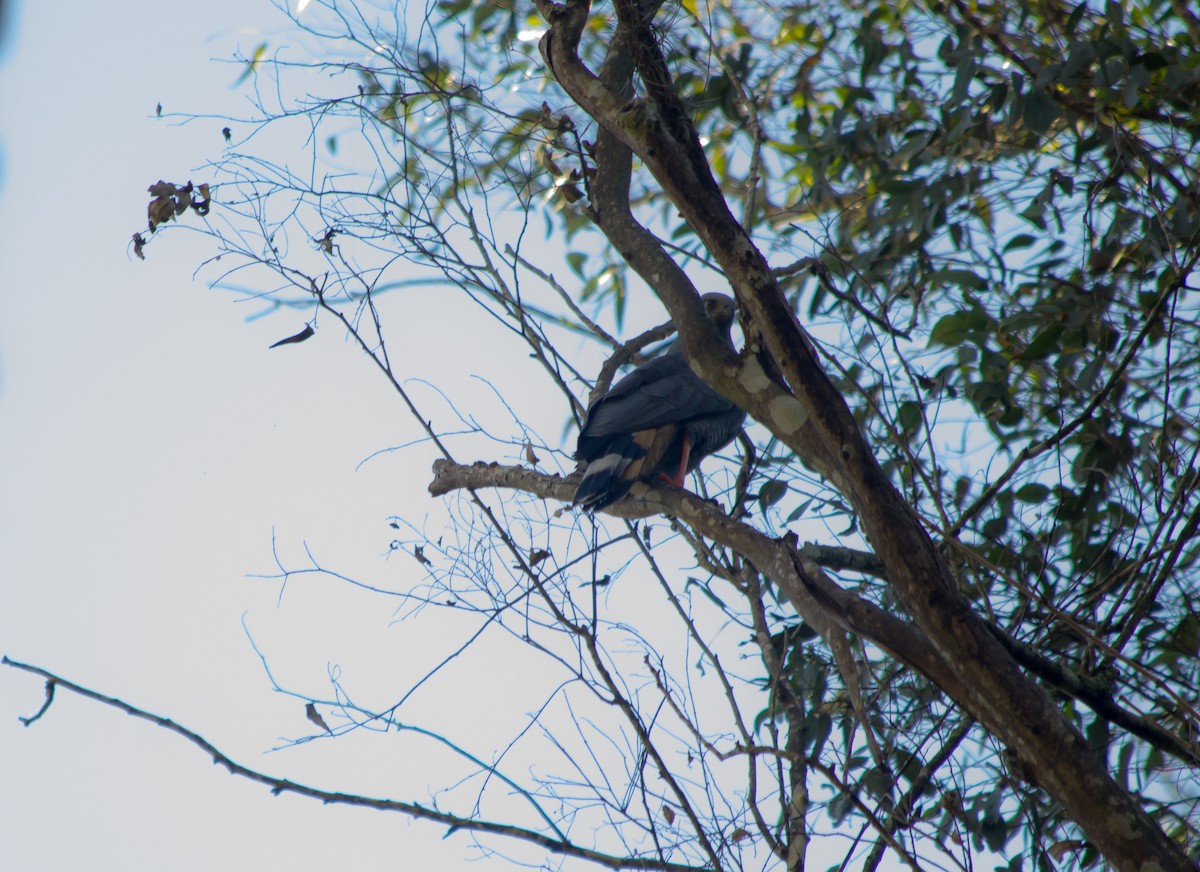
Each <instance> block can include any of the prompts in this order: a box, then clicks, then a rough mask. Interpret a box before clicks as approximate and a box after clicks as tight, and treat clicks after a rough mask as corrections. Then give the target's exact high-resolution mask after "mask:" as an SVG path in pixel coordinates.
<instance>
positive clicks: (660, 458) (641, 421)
mask: <svg viewBox="0 0 1200 872" xmlns="http://www.w3.org/2000/svg"><path fill="white" fill-rule="evenodd" d="M701 300H703V302H704V312H705V314H706V315H708V317H709V318H710V319H711V320H712V322H713V324H715V325H716V327H717V329H718V331H720V334H721V336H722V337H723V338H724V339H725V341H726V342H727V343H728V344H729V347H730V348H733V339H731V338H730V336H729V328H730V327H731V326H733V316H734V305H733V300H732V299H730V298H729V297H727V296H725V295H724V294H705V295H704V296H703V297H701ZM745 420H746V413H745V412H743V411H742V410H741V409H739V408H738V407H737V406H736V405H734V404H733V403H731V402H729V400H727V399H725V398H724V397H722V396H721V395H720V394H718V393H717V392H716V391H714V390H713V389H712V388H710V387H709V386H708V385H706V384H705V383H704V382H703V381H701V379H700V377H699V376H697V375H696V374H695V373H694V372H692V368H691V367H690V366H689V365H688V362H687V360H685V359H684V357H683V354H682V352H681V350H680V347H679V343H678V342H677V343H675V345H673V346H672V347H671V350H670V351H668V352H667V353H666V354H664V355H662V356H661V357H656V358H655V359H654V360H651V361H648V362H646V363H643V364H642V365H641V366H639V367H638V368H637V369H635V370H634V371H633V372H631V373H629V374H628V375H627V376H625V377H624V378H623V379H621V380H620V381H618V382H617V383H616V384H615V385H613V386H612V388H611V389H610V390H609V391H608V393H606V394H605V395H604V396H602V397H600V398H599V399H598V400H596V401H595V402H594V403H592V405H591V406H590V407H589V408H588V410H587V415H585V416H584V419H583V427H582V428H580V431H579V441H578V443H576V447H575V459H576V460H580V461H585V462H586V463H587V470H586V471H585V472H584V474H583V480H582V481H581V482H580V483H579V488H578V489H577V490H576V491H575V500H574V502H573V505H576V506H579V507H580V508H582V509H584V510H585V511H588V512H595V511H598V510H599V509H603V508H604V507H605V506H608V505H610V504H612V503H615V502H616V501H617V500H619V499H621V497H623V496H625V494H627V493H628V492H629V488H630V487H631V486H632V484H633V483H634V482H635V481H653V480H655V479H660V480H663V481H666V482H669V483H670V484H673V485H675V486H676V487H683V479H684V476H686V475H687V474H688V473H689V472H691V471H692V470H693V469H695V468H696V467H697V466H698V465H699V464H700V461H701V460H703V459H704V458H705V457H707V456H708V455H710V454H712V453H713V452H714V451H719V450H720V449H722V448H724V447H725V446H726V445H728V444H729V442H730V441H731V440H732V439H733V437H734V436H736V435H737V434H738V431H739V430H741V429H742V422H743V421H745Z"/></svg>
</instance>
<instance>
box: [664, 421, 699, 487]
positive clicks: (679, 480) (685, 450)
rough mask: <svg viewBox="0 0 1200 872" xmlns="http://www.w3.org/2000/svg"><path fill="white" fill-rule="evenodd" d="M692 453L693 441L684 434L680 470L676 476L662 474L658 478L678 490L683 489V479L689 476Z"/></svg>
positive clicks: (680, 451) (680, 449)
mask: <svg viewBox="0 0 1200 872" xmlns="http://www.w3.org/2000/svg"><path fill="white" fill-rule="evenodd" d="M691 453H692V440H691V439H689V438H688V434H687V433H686V432H685V433H684V434H683V445H681V446H680V447H679V469H678V470H676V472H675V475H674V476H670V475H667V474H666V473H665V472H660V473H659V474H658V477H659V478H661V479H662V480H663V481H665V482H667V483H668V484H673V485H675V487H677V488H682V487H683V478H684V476H685V475H687V465H688V456H689V455H690V454H691Z"/></svg>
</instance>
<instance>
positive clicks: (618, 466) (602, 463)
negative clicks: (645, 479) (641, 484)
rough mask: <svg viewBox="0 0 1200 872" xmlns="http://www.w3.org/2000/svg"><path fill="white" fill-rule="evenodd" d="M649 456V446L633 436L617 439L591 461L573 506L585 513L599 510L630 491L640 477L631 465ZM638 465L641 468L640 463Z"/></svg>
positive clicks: (576, 492) (577, 489)
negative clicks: (639, 442)
mask: <svg viewBox="0 0 1200 872" xmlns="http://www.w3.org/2000/svg"><path fill="white" fill-rule="evenodd" d="M645 455H646V449H645V448H643V447H642V446H641V445H639V444H638V443H637V442H636V441H635V440H634V437H633V436H618V437H617V438H615V439H613V440H612V441H611V442H610V443H609V444H608V446H607V448H606V450H605V452H604V453H603V454H602V455H600V456H599V457H597V458H596V459H595V460H590V461H588V465H587V469H586V470H585V471H584V473H583V480H582V481H580V482H579V487H578V488H576V490H575V499H574V500H573V501H572V502H571V505H573V506H578V507H579V508H581V509H583V510H584V511H585V512H598V511H600V510H601V509H603V508H604V507H605V506H609V505H612V504H613V503H615V502H616V501H617V500H619V499H621V497H623V496H625V494H627V493H629V488H630V487H631V486H632V485H633V481H634V479H635V478H636V477H637V474H636V470H633V469H630V464H635V463H637V462H638V461H640V460H641V459H642V458H643V457H644V456H645ZM637 465H638V466H639V467H640V463H638V464H637Z"/></svg>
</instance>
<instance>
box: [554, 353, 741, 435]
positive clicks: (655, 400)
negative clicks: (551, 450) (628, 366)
mask: <svg viewBox="0 0 1200 872" xmlns="http://www.w3.org/2000/svg"><path fill="white" fill-rule="evenodd" d="M734 408H736V407H735V406H734V405H733V404H732V403H730V402H729V401H728V400H727V399H725V398H724V397H722V396H721V395H720V394H718V393H717V392H716V391H714V390H713V389H712V388H710V387H709V386H708V385H706V384H705V383H704V382H703V381H701V380H700V378H699V377H698V376H697V375H696V374H695V373H694V372H692V369H691V367H690V366H688V363H687V361H686V360H684V358H683V357H682V355H679V354H668V355H665V356H663V357H660V358H656V359H655V360H652V361H650V362H649V363H646V364H643V365H642V366H640V367H638V368H637V369H635V370H634V371H633V372H631V373H630V374H629V375H627V376H626V377H625V378H623V379H621V380H620V381H619V382H617V383H616V384H615V385H613V388H612V390H610V391H609V392H608V393H607V394H605V395H604V396H603V397H601V398H600V399H599V400H597V401H596V402H595V403H593V404H592V407H591V408H590V409H588V413H587V417H586V419H585V420H584V424H583V428H582V430H581V431H580V434H579V451H578V452H577V456H578V457H580V458H581V459H591V457H592V454H591V453H589V451H588V449H589V448H593V447H594V449H595V450H601V449H602V448H603V445H604V443H605V442H606V441H607V440H609V439H611V438H612V437H614V436H618V435H622V434H626V435H627V434H632V433H636V432H638V431H640V430H651V429H655V428H658V427H664V426H667V425H678V424H685V423H687V422H688V421H692V420H695V419H697V418H704V417H708V416H710V415H718V414H722V413H725V412H729V411H730V410H731V409H734Z"/></svg>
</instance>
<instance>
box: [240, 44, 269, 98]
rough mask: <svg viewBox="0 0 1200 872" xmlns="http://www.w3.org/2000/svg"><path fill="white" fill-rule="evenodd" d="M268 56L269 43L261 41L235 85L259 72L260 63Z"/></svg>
mask: <svg viewBox="0 0 1200 872" xmlns="http://www.w3.org/2000/svg"><path fill="white" fill-rule="evenodd" d="M266 56H267V44H266V43H265V42H260V43H259V44H258V47H257V48H255V49H254V54H252V55H251V56H250V60H249V61H247V62H246V68H245V69H244V70H242V74H241V75H240V76H238V80H237V81H236V82H234V83H233V87H235V88H236V87H237V86H238V85H240V84H242V83H243V82H245V81H246V80H247V79H248V78H250V77H251V76H253V75H254V74H255V73H257V72H258V65H259V64H261V63H262V60H263V58H265V57H266Z"/></svg>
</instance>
